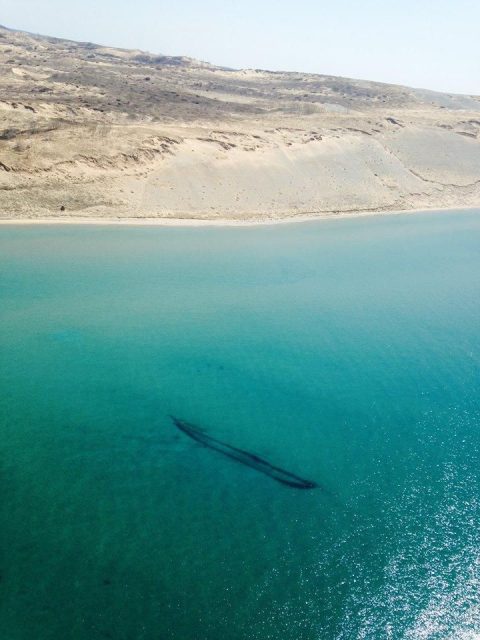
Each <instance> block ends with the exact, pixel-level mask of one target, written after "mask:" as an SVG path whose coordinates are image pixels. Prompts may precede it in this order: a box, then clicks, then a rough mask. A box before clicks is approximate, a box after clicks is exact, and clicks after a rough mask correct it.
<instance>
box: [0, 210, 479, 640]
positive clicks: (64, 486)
mask: <svg viewBox="0 0 480 640" xmlns="http://www.w3.org/2000/svg"><path fill="white" fill-rule="evenodd" d="M0 304H1V308H0V323H1V324H0V492H1V493H0V496H1V501H0V578H1V580H0V637H1V638H2V639H5V640H27V639H28V640H67V639H68V640H97V639H102V638H111V639H113V640H169V639H174V640H267V639H268V640H270V639H275V640H277V639H278V640H280V639H281V640H355V639H368V640H382V639H393V640H397V639H399V640H400V639H401V640H410V639H411V640H418V639H420V640H421V639H428V640H445V639H449V640H458V639H464V640H473V639H474V638H479V637H480V635H479V634H480V602H479V592H480V472H479V468H480V456H479V454H480V402H479V399H480V375H479V373H480V339H479V334H480V331H479V330H480V212H474V211H471V212H451V213H438V214H432V213H429V214H417V215H399V216H391V217H372V218H365V219H361V220H333V221H320V222H312V223H303V224H294V225H279V226H273V227H257V228H214V227H211V228H160V227H156V228H155V227H152V228H148V227H113V226H104V227H102V226H86V227H81V226H31V227H25V226H23V227H20V226H11V227H3V228H0ZM170 415H173V416H177V417H179V418H181V419H184V420H187V421H189V422H191V423H193V424H194V425H197V426H199V427H201V428H203V429H205V430H206V433H208V434H209V435H211V436H213V437H215V438H218V439H220V440H222V441H225V442H228V443H229V444H231V445H232V446H235V447H240V448H242V449H246V450H248V451H250V452H253V453H255V454H257V455H259V456H262V457H264V458H266V459H267V460H268V461H269V462H271V463H272V464H274V465H276V466H279V467H283V468H285V469H287V470H288V471H290V472H292V473H295V474H297V475H300V476H302V477H305V478H307V479H308V480H312V481H315V482H317V483H318V484H319V485H320V487H319V488H317V489H312V490H299V489H295V488H291V487H287V486H284V485H282V484H279V483H277V482H275V480H273V479H272V478H270V477H268V476H266V475H263V474H260V473H258V472H257V471H256V470H254V469H250V468H248V467H246V466H243V465H241V464H238V463H236V462H235V461H233V460H231V459H229V458H227V457H225V456H222V455H221V454H219V453H217V452H215V451H212V450H210V449H208V448H205V447H202V446H200V445H199V444H196V443H195V442H194V441H193V440H191V439H190V438H188V437H187V436H186V435H185V434H183V433H181V432H180V431H179V430H178V429H176V427H175V426H174V424H173V422H172V421H171V419H170V417H169V416H170Z"/></svg>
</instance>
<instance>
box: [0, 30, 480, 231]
mask: <svg viewBox="0 0 480 640" xmlns="http://www.w3.org/2000/svg"><path fill="white" fill-rule="evenodd" d="M13 54H14V55H13ZM0 65H1V67H2V70H4V73H2V75H1V76H0V90H1V95H2V98H1V99H0V116H1V122H2V124H1V125H0V220H9V219H14V220H18V221H19V220H27V221H37V220H38V221H43V220H48V221H52V222H64V221H67V222H75V223H84V222H91V223H95V222H98V221H99V220H100V221H104V220H109V221H112V222H114V223H115V224H119V223H122V224H131V223H134V224H169V225H170V224H188V225H192V224H201V225H204V224H231V225H234V226H236V225H244V224H258V223H262V224H265V223H267V224H270V223H272V222H277V221H281V220H286V221H298V220H309V219H313V218H324V217H329V218H330V217H338V216H345V215H347V216H351V215H358V216H361V215H371V214H372V213H379V212H380V213H383V212H387V211H391V212H395V211H411V210H428V209H441V208H447V209H457V208H465V207H476V206H480V98H479V97H478V96H461V95H455V94H444V93H436V92H432V91H426V90H421V89H411V88H408V87H401V86H396V85H387V84H381V83H375V82H368V81H364V80H351V79H346V78H337V77H332V76H321V75H312V74H305V73H283V72H282V73H280V72H268V71H262V70H251V69H249V70H232V69H225V68H222V67H215V66H213V65H209V64H207V63H202V62H198V61H196V60H192V59H189V58H169V57H167V56H154V55H152V54H147V53H145V52H140V51H130V50H123V49H112V48H108V47H102V46H100V45H93V44H91V43H88V44H85V43H76V42H71V41H67V40H60V39H52V38H46V37H43V36H36V35H35V36H34V35H31V34H27V33H23V32H18V31H11V30H9V29H5V28H3V27H0Z"/></svg>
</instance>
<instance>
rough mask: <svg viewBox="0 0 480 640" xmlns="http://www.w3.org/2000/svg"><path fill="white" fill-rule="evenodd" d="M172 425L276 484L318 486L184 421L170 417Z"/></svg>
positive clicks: (298, 486) (307, 487) (310, 487)
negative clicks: (274, 481) (262, 474)
mask: <svg viewBox="0 0 480 640" xmlns="http://www.w3.org/2000/svg"><path fill="white" fill-rule="evenodd" d="M170 418H171V419H172V421H173V423H174V425H175V426H176V427H177V428H178V429H180V431H182V432H183V433H185V435H187V436H188V437H189V438H192V439H193V440H195V441H196V442H199V443H200V444H202V445H204V446H206V447H208V448H209V449H213V450H214V451H218V453H221V454H223V455H224V456H227V457H228V458H231V459H232V460H235V461H236V462H240V463H241V464H244V465H245V466H247V467H251V468H252V469H255V470H256V471H258V472H260V473H264V474H265V475H267V476H269V477H270V478H273V479H274V480H276V481H277V482H281V483H282V484H286V485H288V486H289V487H294V488H295V489H316V488H318V487H319V485H318V484H317V483H316V482H312V481H311V480H305V479H304V478H301V477H300V476H297V475H295V474H294V473H290V472H289V471H285V469H281V468H280V467H276V466H274V465H273V464H270V462H268V461H267V460H264V459H263V458H260V457H259V456H257V455H255V454H254V453H250V452H249V451H245V450H243V449H237V447H232V446H231V445H229V444H227V443H225V442H222V441H221V440H217V439H216V438H213V437H212V436H209V435H208V434H207V433H205V432H204V431H203V430H202V429H200V428H199V427H196V426H195V425H193V424H191V423H190V422H186V421H185V420H180V419H179V418H175V416H170Z"/></svg>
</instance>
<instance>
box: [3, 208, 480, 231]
mask: <svg viewBox="0 0 480 640" xmlns="http://www.w3.org/2000/svg"><path fill="white" fill-rule="evenodd" d="M477 210H480V205H478V206H460V207H435V208H428V209H398V210H395V209H392V210H378V211H377V210H369V211H352V212H350V211H348V212H338V213H335V212H329V213H320V214H299V215H294V216H285V217H283V218H251V219H246V220H232V219H228V218H204V219H202V218H149V217H147V216H145V217H135V218H113V217H111V218H103V217H81V216H71V217H68V216H57V217H53V216H52V217H48V218H0V226H2V225H4V226H14V225H19V226H28V225H83V226H85V225H92V226H102V225H104V226H111V225H115V226H139V227H145V226H146V227H148V226H151V227H257V226H271V225H278V224H298V223H302V222H315V221H316V220H346V219H349V220H352V219H357V218H366V217H372V216H394V215H402V214H404V215H415V214H418V213H448V212H449V211H477Z"/></svg>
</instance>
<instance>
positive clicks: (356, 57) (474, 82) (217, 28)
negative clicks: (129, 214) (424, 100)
mask: <svg viewBox="0 0 480 640" xmlns="http://www.w3.org/2000/svg"><path fill="white" fill-rule="evenodd" d="M0 24H3V25H4V26H7V27H10V28H12V29H22V30H25V31H31V32H34V33H41V34H45V35H52V36H57V37H62V38H69V39H72V40H81V41H88V42H95V43H98V44H105V45H110V46H117V47H125V48H131V49H142V50H146V51H150V52H152V53H161V54H166V55H186V56H191V57H193V58H198V59H200V60H205V61H208V62H211V63H213V64H218V65H223V66H228V67H234V68H260V69H270V70H284V71H305V72H311V73H322V74H328V75H339V76H345V77H350V78H362V79H367V80H377V81H381V82H392V83H395V84H404V85H409V86H412V87H421V88H426V89H434V90H437V91H446V92H452V93H453V92H454V93H470V94H476V95H480V0H383V1H382V0H363V1H359V0H329V1H328V2H327V1H324V0H288V1H287V0H237V1H236V2H235V1H233V0H168V1H163V0H135V1H133V0H0Z"/></svg>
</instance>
